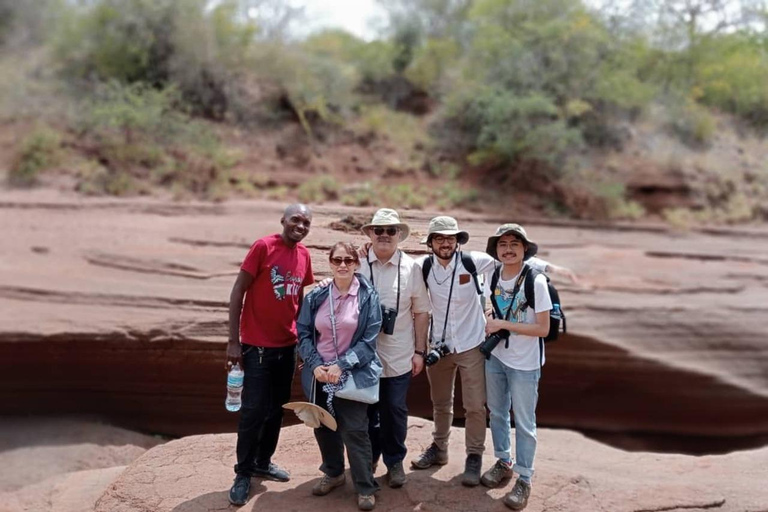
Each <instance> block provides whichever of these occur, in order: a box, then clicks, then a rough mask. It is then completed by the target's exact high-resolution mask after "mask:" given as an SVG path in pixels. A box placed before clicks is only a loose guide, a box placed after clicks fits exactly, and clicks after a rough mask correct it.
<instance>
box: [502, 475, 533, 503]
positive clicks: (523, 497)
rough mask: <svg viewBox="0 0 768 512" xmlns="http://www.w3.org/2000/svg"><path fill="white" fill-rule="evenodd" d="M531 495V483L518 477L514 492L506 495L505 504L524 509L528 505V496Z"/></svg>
mask: <svg viewBox="0 0 768 512" xmlns="http://www.w3.org/2000/svg"><path fill="white" fill-rule="evenodd" d="M530 495H531V484H529V483H527V482H523V480H522V479H520V478H518V479H517V480H516V481H515V486H514V487H513V488H512V492H510V493H509V494H507V495H506V496H504V504H505V505H506V506H508V507H509V508H511V509H512V510H523V509H524V508H525V507H526V505H528V496H530Z"/></svg>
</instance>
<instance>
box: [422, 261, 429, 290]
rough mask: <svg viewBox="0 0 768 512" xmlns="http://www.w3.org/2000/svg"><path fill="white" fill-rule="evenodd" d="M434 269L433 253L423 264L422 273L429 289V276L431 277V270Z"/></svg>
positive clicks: (425, 284)
mask: <svg viewBox="0 0 768 512" xmlns="http://www.w3.org/2000/svg"><path fill="white" fill-rule="evenodd" d="M430 270H432V255H429V256H427V259H425V260H424V264H423V265H422V266H421V275H422V277H424V286H426V287H427V289H429V281H428V280H427V278H428V277H429V271H430Z"/></svg>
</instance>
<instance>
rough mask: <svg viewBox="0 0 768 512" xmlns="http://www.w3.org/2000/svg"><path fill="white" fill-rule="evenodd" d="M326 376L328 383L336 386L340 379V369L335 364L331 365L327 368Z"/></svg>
mask: <svg viewBox="0 0 768 512" xmlns="http://www.w3.org/2000/svg"><path fill="white" fill-rule="evenodd" d="M326 375H327V376H328V382H330V383H331V384H336V383H337V382H339V378H340V377H341V368H339V365H337V364H332V365H331V366H329V367H328V369H327V373H326Z"/></svg>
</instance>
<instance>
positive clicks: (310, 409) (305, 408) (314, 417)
mask: <svg viewBox="0 0 768 512" xmlns="http://www.w3.org/2000/svg"><path fill="white" fill-rule="evenodd" d="M283 409H289V410H292V411H293V412H295V413H296V416H298V417H299V419H300V420H301V421H303V422H304V424H305V425H306V426H308V427H312V428H320V424H323V425H325V426H326V427H328V428H329V429H331V430H333V431H334V432H335V431H336V428H337V426H336V418H334V417H333V416H331V413H329V412H328V411H326V410H325V409H323V408H322V407H320V406H319V405H315V404H312V403H309V402H290V403H287V404H285V405H283Z"/></svg>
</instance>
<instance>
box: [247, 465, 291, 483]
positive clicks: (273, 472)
mask: <svg viewBox="0 0 768 512" xmlns="http://www.w3.org/2000/svg"><path fill="white" fill-rule="evenodd" d="M253 476H257V477H259V478H266V479H267V480H274V481H275V482H287V481H288V480H290V479H291V474H290V473H288V472H287V471H286V470H284V469H283V468H281V467H280V466H278V465H277V464H273V463H272V462H270V463H269V467H268V468H266V469H264V468H258V467H257V468H256V469H254V470H253Z"/></svg>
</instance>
